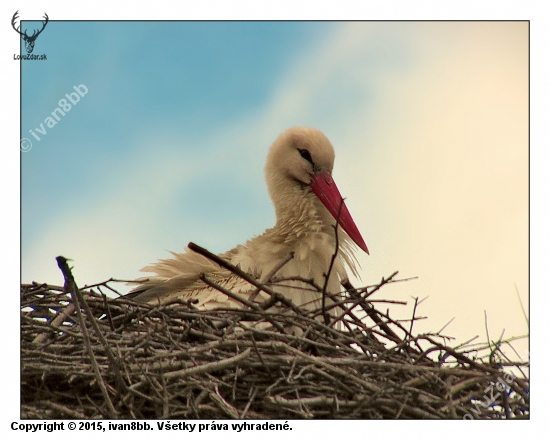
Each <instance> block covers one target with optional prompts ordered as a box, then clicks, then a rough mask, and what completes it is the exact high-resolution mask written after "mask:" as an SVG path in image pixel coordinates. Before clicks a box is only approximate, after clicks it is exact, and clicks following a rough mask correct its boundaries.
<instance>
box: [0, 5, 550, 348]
mask: <svg viewBox="0 0 550 440" xmlns="http://www.w3.org/2000/svg"><path fill="white" fill-rule="evenodd" d="M17 7H19V6H16V7H13V8H12V9H14V10H15V9H17ZM34 10H36V11H35V12H34V15H32V16H33V17H35V18H38V17H40V15H41V14H42V12H40V11H41V7H40V8H38V9H36V8H34V9H33V11H34ZM12 13H13V12H10V14H9V15H10V16H11V15H12ZM48 13H49V12H48ZM20 14H21V13H20ZM49 15H50V22H49V23H48V25H47V28H46V29H45V31H44V32H43V33H42V34H41V35H40V37H39V38H38V39H37V42H36V46H35V49H34V53H35V54H42V53H45V54H47V58H48V59H47V61H32V62H31V61H23V62H21V64H20V72H21V78H20V80H21V120H20V128H21V130H20V135H19V137H20V138H26V139H28V140H30V141H31V142H32V147H31V148H30V149H29V150H28V151H23V152H21V154H20V173H21V179H20V182H21V198H20V203H21V206H20V213H21V217H20V236H21V243H20V246H21V248H20V251H21V268H20V270H21V281H22V282H31V281H37V282H47V283H51V284H62V282H63V279H62V276H61V273H60V272H59V269H58V268H57V266H56V262H55V257H56V256H58V255H63V256H65V257H67V258H71V259H72V260H73V266H74V275H75V278H76V280H77V282H78V283H79V284H80V285H84V284H90V283H97V282H99V281H103V280H105V279H108V278H111V277H114V278H119V279H133V278H135V277H138V276H140V275H141V273H140V272H139V269H140V268H141V267H143V266H145V265H147V264H149V263H151V262H154V261H156V260H157V259H159V258H166V257H168V255H169V254H168V251H169V250H172V251H181V250H183V248H184V247H185V245H186V244H187V243H188V242H189V241H193V242H195V243H197V244H199V245H201V246H205V247H207V248H208V249H210V250H212V251H214V252H223V251H226V250H228V249H230V248H232V247H234V246H235V245H237V244H239V243H242V242H244V241H246V240H247V239H249V238H251V237H253V236H254V235H258V234H261V233H262V232H263V231H264V230H265V229H266V228H269V227H271V226H273V224H274V220H275V218H274V213H273V210H272V206H271V202H270V200H269V197H268V194H267V190H266V188H265V183H264V180H263V166H264V161H265V156H266V153H267V150H268V148H269V146H270V145H271V143H272V142H273V141H274V140H275V138H276V137H277V135H278V134H279V133H280V132H281V131H283V130H285V129H286V128H288V127H291V126H295V125H306V126H312V127H316V128H319V129H320V130H322V131H323V132H324V133H325V134H326V135H327V137H328V138H329V139H330V140H331V142H332V144H333V145H334V148H335V152H336V162H335V168H334V172H333V175H334V177H335V180H336V182H337V183H338V187H339V189H340V192H341V193H342V195H343V196H344V197H346V204H347V206H348V208H349V210H350V212H351V214H352V216H353V218H354V220H355V222H356V224H357V225H358V227H359V230H360V231H361V233H362V235H363V238H364V239H365V241H366V243H367V245H368V247H369V250H370V256H367V255H364V254H359V252H360V251H358V252H357V255H358V257H359V261H360V263H361V267H362V268H361V271H360V274H361V279H359V280H353V282H354V284H355V285H357V286H361V285H371V284H375V283H377V282H378V281H379V280H380V279H381V278H382V277H384V276H389V275H390V274H391V273H393V272H394V271H396V270H397V271H399V277H400V278H409V277H416V278H415V279H412V280H410V281H407V282H403V283H399V284H394V285H390V286H387V287H385V288H384V289H382V290H381V291H380V293H379V294H378V295H377V296H376V297H375V298H374V299H377V300H399V301H407V302H408V305H407V306H398V305H391V304H389V305H381V306H380V307H382V308H383V309H384V310H385V309H387V308H389V311H390V314H391V315H392V316H394V317H400V318H403V319H406V318H409V317H410V316H411V314H412V306H413V304H414V298H415V297H418V298H420V299H423V302H422V303H421V305H420V306H419V307H418V310H417V315H422V316H425V317H426V319H424V320H422V321H420V322H418V323H417V324H415V331H416V332H437V331H438V330H439V329H441V328H442V327H444V326H445V325H446V324H447V323H448V322H449V321H451V320H452V322H451V323H450V324H449V325H448V326H447V327H446V328H445V330H444V332H443V333H444V334H445V335H447V336H450V337H453V338H455V339H454V340H452V341H451V344H458V343H460V342H464V341H466V340H468V339H470V338H472V337H474V336H476V335H479V338H478V339H477V341H478V342H484V341H486V339H487V336H486V332H488V333H489V337H490V339H492V340H493V341H494V340H497V339H498V338H499V337H500V335H501V334H502V333H503V332H504V338H508V337H512V336H522V335H526V334H527V332H528V322H526V319H525V317H524V314H523V311H522V306H523V308H524V309H525V311H526V313H529V300H530V297H529V293H530V292H529V288H530V285H529V201H530V200H529V189H530V188H529V177H530V176H529V134H530V133H529V25H528V23H527V22H525V21H523V22H519V21H516V22H514V21H503V22H483V21H477V22H449V21H442V22H422V21H420V22H418V21H416V22H415V21H399V22H391V21H378V22H376V21H370V22H369V21H365V22H331V21H317V22H238V21H235V22H185V21H182V22H155V21H135V22H129V21H126V22H122V21H95V22H88V21H82V22H79V21H68V17H67V16H65V17H64V18H65V19H66V20H67V21H54V20H55V14H51V13H49ZM92 15H93V14H92ZM136 15H139V14H137V13H136ZM190 15H192V14H191V13H190ZM375 15H376V14H375ZM520 15H521V14H516V15H515V17H517V16H520ZM58 16H60V17H61V16H62V14H61V13H59V14H58ZM69 16H70V15H69ZM74 16H78V14H76V13H75V14H74ZM115 16H116V17H117V18H130V17H132V18H134V14H129V15H128V16H124V14H121V13H118V14H115ZM154 16H155V15H154V14H151V15H148V17H154ZM168 16H170V15H169V14H168ZM174 17H176V15H174ZM523 17H524V16H522V18H523ZM85 18H86V16H81V17H80V19H85ZM98 18H100V17H98ZM106 18H107V17H106ZM135 18H140V19H143V18H145V17H137V16H136V17H135ZM159 18H160V17H159ZM162 18H164V19H166V13H165V15H164V16H163V17H162ZM177 18H183V17H181V14H180V15H177ZM508 18H509V17H508ZM33 25H35V27H36V26H38V22H35V23H33V22H25V26H29V28H31V29H32V28H34V27H33ZM12 33H13V30H11V29H10V33H9V34H8V33H6V35H7V36H11V37H13V36H12V35H11V34H12ZM10 41H11V40H10ZM532 47H533V48H535V49H537V47H538V48H539V49H540V47H541V41H540V40H535V41H533V42H532ZM14 50H15V49H13V48H12V47H11V46H10V49H9V50H8V52H9V53H11V52H14ZM20 50H21V53H25V49H24V47H23V46H22V47H21V49H20ZM10 56H11V55H10ZM12 63H15V62H12ZM540 84H541V82H540V81H538V82H537V81H536V79H535V81H534V85H535V86H540ZM75 87H76V88H77V89H78V90H80V91H81V93H82V95H79V99H78V102H76V103H74V104H71V108H70V110H69V111H66V112H65V115H64V116H59V121H56V122H57V123H56V124H55V125H54V126H53V127H51V128H50V127H47V124H46V118H48V117H49V116H51V113H52V112H53V111H54V110H55V109H56V108H57V107H59V106H60V100H63V99H65V100H68V99H69V98H68V97H67V96H66V95H69V97H71V98H72V99H73V100H76V98H75V96H76V95H75V93H77V91H76V90H75ZM84 90H86V92H85V93H83V91H84ZM532 101H533V103H535V105H537V101H538V104H539V105H540V98H539V95H534V96H533V97H532ZM69 103H70V101H69ZM65 108H67V107H65ZM532 118H533V120H534V121H535V123H537V121H539V122H540V119H541V118H542V120H544V117H543V116H542V115H541V114H539V113H536V114H535V115H534V116H532ZM6 121H7V120H4V124H5V127H6V128H9V129H10V130H14V129H15V128H14V127H16V126H17V125H16V123H14V124H13V127H11V126H10V127H8V125H9V124H10V123H9V122H6ZM41 124H42V127H41ZM535 131H536V130H535ZM33 133H34V134H33ZM42 133H45V134H42ZM35 136H37V137H39V138H40V140H38V139H37V138H36V137H35ZM25 145H28V144H25ZM25 148H26V147H25ZM538 165H539V166H540V163H539V164H538ZM533 166H537V164H536V163H535V164H534V165H533ZM13 185H16V180H15V179H14V180H13ZM533 200H538V203H539V204H540V202H541V198H540V196H539V194H538V193H537V194H535V193H534V194H533ZM542 200H544V199H542ZM539 206H540V205H539ZM538 230H540V228H539V229H538ZM14 236H16V233H14ZM541 263H542V261H541V260H537V261H536V262H533V263H532V264H534V266H536V267H537V268H539V269H544V264H541ZM546 293H547V292H546ZM539 298H540V296H539ZM531 300H533V296H531ZM534 311H536V309H535V310H534ZM514 347H515V348H516V350H517V352H518V353H519V354H520V355H521V356H522V357H523V358H526V357H527V356H528V351H527V350H528V346H527V340H526V339H523V340H520V341H518V342H516V343H515V344H514Z"/></svg>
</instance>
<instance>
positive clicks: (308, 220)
mask: <svg viewBox="0 0 550 440" xmlns="http://www.w3.org/2000/svg"><path fill="white" fill-rule="evenodd" d="M269 190H270V195H271V199H272V201H273V205H274V207H275V215H276V217H277V223H276V225H275V229H276V230H278V232H279V233H281V234H284V235H286V236H287V237H288V239H290V240H291V239H292V237H295V238H300V237H302V236H304V235H305V234H308V233H319V232H322V233H327V234H330V235H334V230H333V225H334V224H335V220H334V218H333V217H332V216H331V215H330V213H329V212H328V211H327V209H326V208H325V207H324V206H323V204H322V203H321V201H320V200H319V199H318V198H317V196H316V195H315V194H314V193H313V191H312V190H311V188H310V187H309V185H300V184H299V183H298V182H294V181H292V182H289V181H286V182H279V185H277V184H275V185H273V186H272V187H271V186H270V188H269Z"/></svg>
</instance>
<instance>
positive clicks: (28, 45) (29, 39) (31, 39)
mask: <svg viewBox="0 0 550 440" xmlns="http://www.w3.org/2000/svg"><path fill="white" fill-rule="evenodd" d="M18 13H19V11H16V12H15V14H13V18H12V19H11V25H12V26H13V28H14V29H15V30H16V31H17V33H19V34H21V38H23V41H25V49H27V53H32V51H33V49H34V43H35V42H36V39H37V38H38V36H39V35H40V33H41V32H42V31H43V30H44V28H45V27H46V25H47V24H48V14H46V13H45V12H44V18H45V19H46V21H44V22H42V29H40V30H36V29H35V30H34V32H33V33H32V35H31V36H29V35H27V31H24V32H21V31H20V30H19V29H20V28H21V23H20V24H19V26H18V27H15V22H16V21H17V19H18V18H19V17H18V16H17V14H18Z"/></svg>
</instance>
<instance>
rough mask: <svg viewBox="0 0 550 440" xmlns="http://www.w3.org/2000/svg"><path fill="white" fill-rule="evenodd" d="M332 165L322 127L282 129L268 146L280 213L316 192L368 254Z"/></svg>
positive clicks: (268, 174)
mask: <svg viewBox="0 0 550 440" xmlns="http://www.w3.org/2000/svg"><path fill="white" fill-rule="evenodd" d="M333 165H334V148H333V147H332V144H331V143H330V141H329V140H328V139H327V137H326V136H325V135H324V134H323V133H322V132H321V131H319V130H317V129H315V128H309V127H293V128H289V129H288V130H286V131H284V132H283V133H281V134H280V135H279V137H278V138H277V139H276V140H275V142H274V143H273V145H272V146H271V148H270V149H269V153H268V155H267V162H266V165H265V176H266V181H267V187H268V190H269V195H270V196H271V199H272V200H273V204H274V206H275V211H276V214H277V217H278V218H279V217H280V216H281V215H284V211H285V210H288V206H289V205H290V204H293V203H296V201H297V198H299V197H305V196H308V195H309V194H312V193H313V194H314V195H315V196H317V198H318V199H319V200H320V201H321V202H322V204H323V205H324V207H325V208H326V209H327V210H328V212H329V213H330V214H331V215H332V217H334V218H335V219H337V220H338V222H339V224H340V226H341V227H342V229H344V231H346V233H347V234H348V235H349V237H350V238H351V239H352V240H353V241H354V242H355V243H356V244H357V246H359V247H360V248H361V249H363V250H364V251H365V252H366V253H367V254H368V253H369V251H368V249H367V245H366V244H365V242H364V240H363V238H362V237H361V234H360V233H359V230H358V229H357V226H356V225H355V222H354V221H353V219H352V217H351V214H350V213H349V211H348V208H347V207H346V204H345V203H344V200H343V198H342V196H341V195H340V191H339V190H338V187H337V186H336V183H335V182H334V180H332V167H333ZM321 209H322V208H321Z"/></svg>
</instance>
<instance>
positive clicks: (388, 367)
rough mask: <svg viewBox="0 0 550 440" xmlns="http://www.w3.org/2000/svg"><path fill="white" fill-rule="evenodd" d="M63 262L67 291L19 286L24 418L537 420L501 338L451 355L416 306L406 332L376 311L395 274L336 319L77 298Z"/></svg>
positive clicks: (81, 294)
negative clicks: (419, 328) (418, 329)
mask: <svg viewBox="0 0 550 440" xmlns="http://www.w3.org/2000/svg"><path fill="white" fill-rule="evenodd" d="M60 258H62V257H60ZM63 260H64V259H63ZM58 261H59V260H58ZM62 263H64V264H65V268H66V270H64V275H65V279H66V283H65V286H64V287H61V286H51V285H47V284H36V283H33V284H26V285H22V289H21V295H22V296H21V321H22V342H21V357H22V359H21V366H22V371H21V405H22V407H21V418H23V419H25V418H32V419H35V418H38V419H39V418H48V419H53V418H110V419H115V418H140V419H148V418H172V419H175V418H198V419H217V418H256V419H264V418H275V419H289V418H308V419H309V418H354V419H371V418H408V419H410V418H426V419H449V418H453V419H454V418H474V419H477V418H482V419H504V418H528V417H529V381H528V379H527V376H526V375H525V374H524V370H525V368H526V367H527V365H526V364H525V363H521V362H511V361H509V360H507V359H506V357H505V356H504V354H503V353H502V351H501V350H500V345H501V344H493V343H489V344H486V345H484V346H472V345H471V344H470V345H464V344H463V345H461V346H458V347H454V348H452V347H450V346H447V342H448V340H447V339H446V338H444V337H441V336H439V335H429V334H424V335H417V336H413V335H412V334H411V329H412V327H413V326H412V324H413V323H414V321H415V320H416V319H417V318H416V317H415V316H414V312H413V317H412V319H411V320H410V322H408V323H407V324H406V325H405V324H404V323H402V322H399V321H395V320H393V319H391V318H390V317H389V316H388V315H387V314H383V313H380V312H379V311H377V309H376V308H375V307H374V306H373V301H371V295H372V294H373V293H374V292H377V291H379V290H380V288H381V287H383V286H385V285H390V284H391V283H394V282H396V281H398V280H395V279H394V277H395V274H394V275H392V276H391V277H389V278H388V279H383V280H382V282H381V283H380V284H378V285H376V286H370V287H368V288H363V289H357V290H355V289H353V288H352V287H351V286H350V285H349V284H348V285H347V286H346V287H347V288H346V291H345V293H344V294H343V295H342V300H341V302H340V304H339V305H338V307H339V310H340V311H339V314H340V315H341V316H340V319H339V321H340V324H337V325H335V322H334V321H336V320H334V319H332V318H331V319H332V322H329V323H328V324H325V323H324V320H323V319H319V316H322V311H318V312H317V313H315V312H311V311H308V312H306V311H305V310H301V309H299V308H297V307H294V308H289V310H288V311H287V312H286V313H280V310H281V306H282V305H281V303H280V301H279V300H280V299H281V298H279V299H277V297H275V298H272V301H271V304H268V305H266V307H265V309H264V308H261V307H260V308H250V307H245V306H243V309H239V310H236V309H231V310H210V311H201V310H197V309H196V308H195V307H194V306H193V304H192V303H185V302H174V303H171V304H167V305H162V306H151V305H147V304H139V303H136V302H134V301H132V300H129V299H126V298H124V297H121V298H116V299H112V298H108V297H107V295H105V294H104V293H103V291H106V290H109V289H110V290H113V291H114V290H115V287H114V286H116V281H113V280H109V281H107V282H104V283H101V284H98V285H95V286H90V287H87V288H83V289H82V290H79V289H78V287H77V286H76V284H75V283H74V280H73V279H72V275H71V274H70V270H69V269H68V267H67V266H66V261H62ZM60 267H61V265H60ZM62 269H63V268H62ZM266 290H269V289H268V287H266ZM271 306H273V307H274V306H277V307H278V308H277V310H278V312H276V313H275V312H270V309H271ZM286 306H288V304H286ZM415 309H416V307H415ZM315 316H317V318H315ZM325 316H330V314H325ZM338 327H343V330H339V329H338ZM405 327H408V328H405ZM290 329H293V330H292V331H290ZM296 329H299V330H298V331H296ZM296 334H298V335H299V336H296Z"/></svg>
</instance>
